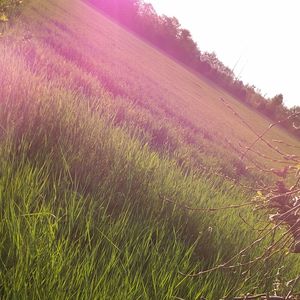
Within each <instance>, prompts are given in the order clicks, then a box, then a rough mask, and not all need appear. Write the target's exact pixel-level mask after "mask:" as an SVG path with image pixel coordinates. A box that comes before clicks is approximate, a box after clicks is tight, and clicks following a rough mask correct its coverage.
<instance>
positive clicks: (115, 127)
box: [0, 0, 300, 299]
mask: <svg viewBox="0 0 300 300" xmlns="http://www.w3.org/2000/svg"><path fill="white" fill-rule="evenodd" d="M0 26H1V29H0V30H1V32H2V34H1V36H0V53H1V55H0V83H1V88H0V152H1V155H0V174H1V175H0V234H1V237H2V239H1V242H0V265H1V267H0V295H1V297H2V298H4V299H74V298H75V299H176V297H177V298H183V299H201V297H207V299H219V298H220V297H224V296H225V295H231V294H234V295H236V294H237V293H238V294H243V293H247V292H260V291H265V290H266V289H267V290H272V289H273V288H274V286H273V283H274V282H275V280H277V279H278V280H280V282H283V281H284V280H286V279H289V278H293V276H294V277H295V275H296V274H297V273H299V271H300V270H299V259H298V258H296V256H294V255H292V254H289V255H287V254H286V253H285V252H286V249H284V250H283V251H280V252H278V253H277V254H276V255H274V256H273V257H271V258H270V259H267V260H265V261H263V260H262V261H259V262H258V263H257V264H254V265H253V266H252V267H251V268H250V269H249V268H244V267H240V268H237V269H235V272H233V271H232V270H223V271H220V270H219V271H216V272H212V273H209V274H206V275H203V276H200V277H195V278H191V277H188V276H184V275H181V274H180V273H179V271H180V272H183V273H190V272H192V273H193V272H197V271H199V270H202V269H206V268H209V267H212V266H215V265H217V264H219V263H222V262H224V261H225V260H226V259H229V258H230V257H232V256H233V255H234V254H236V253H238V252H239V251H240V250H241V249H243V248H244V247H246V246H247V245H249V244H250V243H251V242H252V241H254V240H255V239H256V237H257V236H258V235H259V232H258V231H253V230H252V228H251V227H250V226H249V225H247V224H246V223H245V222H244V221H243V220H242V219H241V218H240V217H239V213H240V214H241V215H242V216H243V218H244V219H247V222H248V223H249V224H256V223H258V225H260V224H261V227H263V226H264V225H265V223H266V218H265V217H264V216H261V215H259V214H258V213H257V212H252V211H251V209H250V208H248V207H247V206H246V207H244V208H241V209H239V210H238V211H237V210H226V211H217V212H210V213H207V212H188V211H185V210H182V209H180V208H179V207H178V206H174V205H173V204H171V203H168V202H166V201H163V199H164V198H168V199H172V200H174V201H176V202H179V203H184V204H187V205H190V206H195V207H203V208H205V207H223V206H226V205H232V204H242V203H247V201H249V198H250V196H251V195H250V194H249V192H248V191H245V190H243V189H242V187H240V186H239V185H234V186H233V185H232V182H231V181H230V180H226V179H225V178H224V177H222V176H217V175H216V174H215V173H218V174H223V175H224V176H225V175H226V176H229V177H231V178H232V179H239V180H240V181H241V182H247V184H251V183H255V182H256V181H257V180H258V179H261V178H262V175H261V174H259V173H257V172H256V171H251V170H248V169H247V168H246V166H247V164H246V163H244V162H241V161H240V160H239V155H240V153H239V151H238V142H244V143H246V144H248V143H249V142H250V141H253V140H254V139H255V135H254V134H253V133H251V132H250V131H249V130H248V129H247V128H244V127H242V126H241V124H240V122H239V121H238V119H236V118H234V116H233V115H232V113H231V112H230V111H229V110H227V109H226V107H225V106H224V105H223V104H222V103H221V101H220V100H219V98H220V97H223V98H225V99H226V101H227V102H228V103H230V105H231V106H232V107H234V109H235V110H236V111H237V112H238V113H239V114H240V115H242V116H243V118H244V119H245V120H247V121H248V122H249V123H250V124H251V125H252V126H253V128H255V130H256V131H257V132H259V133H260V132H262V131H263V130H264V129H265V127H266V126H267V125H268V121H267V120H265V119H264V118H262V117H261V116H259V115H257V114H256V113H255V112H253V111H250V110H249V109H248V108H246V107H244V106H242V105H241V104H240V103H238V102H237V101H235V99H233V98H232V97H230V96H228V95H227V94H225V93H224V92H223V91H221V90H219V89H217V88H216V87H215V86H213V85H211V84H210V83H209V82H207V81H205V80H204V79H202V78H199V77H197V76H195V75H194V74H192V73H191V72H189V71H188V70H186V69H184V68H183V67H181V66H179V65H178V64H176V63H175V62H174V61H172V60H170V59H169V58H167V57H165V56H164V55H162V54H161V53H159V52H158V51H157V50H155V49H153V48H151V47H150V46H148V45H147V44H145V43H144V42H142V41H140V40H138V39H137V38H136V37H135V36H133V35H132V34H130V33H128V32H126V31H125V30H124V29H122V28H120V27H119V26H118V25H116V24H114V23H113V22H111V21H110V20H108V19H107V18H105V17H104V16H102V15H101V14H99V13H97V12H96V11H94V10H93V8H91V7H89V6H87V5H86V4H85V3H84V2H82V1H80V0H72V1H71V0H67V1H62V0H61V1H60V0H51V1H50V0H48V1H41V0H40V1H38V0H32V1H28V2H27V3H25V5H24V7H23V11H22V14H21V16H19V17H18V18H12V20H11V22H10V23H8V24H7V23H5V24H1V25H0ZM225 138H227V139H230V141H231V142H232V143H233V144H234V145H235V146H234V147H233V146H230V143H228V142H226V139H225ZM268 138H269V139H277V140H283V141H284V142H286V143H288V144H296V145H298V146H299V145H300V143H299V141H295V139H293V137H291V136H289V135H287V134H286V133H285V132H284V131H282V130H280V129H277V128H275V129H273V130H272V131H270V133H269V136H268ZM258 149H259V150H260V151H262V152H266V153H267V150H266V148H264V146H263V145H261V146H259V148H258ZM282 150H283V151H285V152H289V151H290V148H288V146H284V147H283V149H282ZM268 155H270V156H271V157H273V158H276V153H268ZM252 158H253V159H256V160H257V161H258V162H257V163H258V164H260V165H264V164H269V165H270V162H265V161H262V159H261V158H258V157H255V156H252ZM269 243H270V240H268V239H266V240H264V241H263V242H262V243H259V244H258V245H257V248H256V249H255V250H254V251H251V252H250V253H246V255H245V256H244V255H240V256H239V258H238V259H239V262H240V263H243V262H246V261H248V260H251V259H255V257H257V256H259V255H260V254H261V253H262V252H263V251H264V250H265V248H266V247H267V245H268V244H269ZM282 267H283V268H282ZM279 269H280V272H279V274H280V275H276V274H277V273H278V270H279ZM245 270H248V271H247V272H246V273H245Z"/></svg>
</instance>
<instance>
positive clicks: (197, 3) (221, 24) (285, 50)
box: [145, 0, 300, 107]
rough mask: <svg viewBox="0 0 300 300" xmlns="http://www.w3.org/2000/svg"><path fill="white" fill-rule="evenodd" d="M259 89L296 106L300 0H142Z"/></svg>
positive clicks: (299, 99) (299, 68)
mask: <svg viewBox="0 0 300 300" xmlns="http://www.w3.org/2000/svg"><path fill="white" fill-rule="evenodd" d="M145 2H150V3H152V5H153V7H154V8H155V9H156V11H157V12H158V13H159V14H165V15H167V16H170V17H171V16H175V17H176V18H177V19H178V20H179V22H180V23H181V25H182V27H183V28H186V29H189V30H190V32H191V34H192V36H193V39H194V40H195V41H196V42H197V44H198V47H199V49H200V50H201V51H209V52H215V53H216V54H217V56H218V58H219V59H220V60H221V61H222V62H223V63H224V64H225V65H226V66H228V67H230V68H231V69H234V72H235V74H236V75H237V76H238V77H239V78H240V79H242V80H243V81H244V83H249V84H251V85H252V84H253V85H255V86H256V87H257V88H259V89H260V90H261V93H262V95H264V96H266V97H268V98H272V97H273V96H275V95H276V94H279V93H281V94H283V97H284V103H285V105H286V106H288V107H292V106H294V105H298V106H300V76H299V72H300V16H299V14H300V1H299V0H285V1H284V0H184V1H183V0H146V1H145Z"/></svg>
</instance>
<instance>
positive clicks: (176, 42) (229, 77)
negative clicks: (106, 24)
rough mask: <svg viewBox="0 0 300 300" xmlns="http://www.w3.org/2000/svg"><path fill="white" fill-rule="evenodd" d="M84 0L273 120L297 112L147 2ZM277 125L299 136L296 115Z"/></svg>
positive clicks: (298, 117)
mask: <svg viewBox="0 0 300 300" xmlns="http://www.w3.org/2000/svg"><path fill="white" fill-rule="evenodd" d="M87 1H88V2H90V3H91V4H93V5H94V6H95V7H97V8H98V9H100V10H101V11H103V12H105V14H107V15H109V16H110V17H112V18H113V19H115V20H116V21H117V22H119V23H121V24H122V25H125V26H126V27H128V28H129V29H131V30H132V31H134V32H135V33H137V34H138V35H140V36H141V37H143V38H144V39H146V40H147V41H149V42H150V43H152V44H153V45H155V46H156V47H158V48H160V49H161V50H163V51H165V52H166V53H167V54H168V55H170V56H172V57H173V58H175V59H177V60H179V61H180V62H181V63H183V64H185V65H186V66H188V67H190V68H192V69H193V70H195V71H196V72H198V73H200V74H202V75H204V76H205V77H206V78H208V79H210V80H211V81H213V82H214V83H216V84H217V85H218V86H220V87H222V88H223V89H225V90H226V91H227V92H229V93H230V94H231V95H233V96H234V97H236V98H237V99H239V100H240V101H241V102H243V103H245V104H246V105H248V106H250V107H252V108H254V109H256V110H257V111H259V112H260V113H262V114H264V115H266V116H267V117H269V118H271V119H272V120H273V121H278V120H283V119H287V117H288V116H289V115H291V114H295V113H297V112H300V106H295V107H293V108H291V109H288V108H287V107H286V106H285V105H284V103H283V95H282V94H278V95H276V96H274V97H273V98H271V99H269V98H266V97H264V96H263V95H262V94H261V91H260V90H259V89H257V88H256V87H255V86H254V85H249V84H245V83H244V82H243V81H242V80H240V79H239V78H238V77H237V76H236V75H235V74H234V72H233V70H232V69H230V68H229V67H227V66H225V65H224V64H223V63H222V62H221V61H220V59H219V58H218V57H217V55H216V54H215V53H209V52H202V51H201V50H200V48H199V47H198V45H197V43H196V42H195V41H194V40H193V38H192V35H191V33H190V31H189V30H187V29H185V28H182V26H181V24H180V23H179V21H178V20H177V19H176V18H175V17H168V16H166V15H158V13H157V12H156V11H155V9H154V7H153V6H152V5H151V4H149V3H145V2H144V1H143V0H87ZM281 125H282V126H283V127H285V128H286V129H288V130H289V131H290V132H291V133H293V134H295V135H296V136H299V137H300V129H299V127H300V116H299V115H297V116H295V117H294V118H290V119H287V120H286V121H285V122H283V123H282V124H281Z"/></svg>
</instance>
